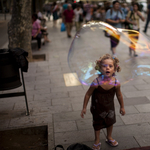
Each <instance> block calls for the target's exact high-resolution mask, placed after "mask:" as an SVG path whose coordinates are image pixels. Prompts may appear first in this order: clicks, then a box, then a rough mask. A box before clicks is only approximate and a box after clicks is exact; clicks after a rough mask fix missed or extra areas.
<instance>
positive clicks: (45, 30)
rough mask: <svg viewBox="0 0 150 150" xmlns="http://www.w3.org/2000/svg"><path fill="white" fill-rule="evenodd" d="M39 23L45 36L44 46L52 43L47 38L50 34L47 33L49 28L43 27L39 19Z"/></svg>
mask: <svg viewBox="0 0 150 150" xmlns="http://www.w3.org/2000/svg"><path fill="white" fill-rule="evenodd" d="M36 21H37V23H38V24H39V25H40V27H41V32H42V35H43V37H44V43H43V44H45V42H50V40H49V39H48V37H47V35H48V33H47V27H46V26H45V27H43V26H42V25H41V21H40V20H39V19H37V20H36Z"/></svg>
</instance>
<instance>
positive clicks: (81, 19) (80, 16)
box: [79, 14, 83, 22]
mask: <svg viewBox="0 0 150 150" xmlns="http://www.w3.org/2000/svg"><path fill="white" fill-rule="evenodd" d="M79 22H83V15H81V14H79Z"/></svg>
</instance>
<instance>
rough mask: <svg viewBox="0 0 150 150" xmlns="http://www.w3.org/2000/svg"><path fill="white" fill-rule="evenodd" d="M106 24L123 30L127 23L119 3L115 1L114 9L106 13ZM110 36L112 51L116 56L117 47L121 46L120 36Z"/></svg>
mask: <svg viewBox="0 0 150 150" xmlns="http://www.w3.org/2000/svg"><path fill="white" fill-rule="evenodd" d="M106 22H107V23H109V24H110V25H112V26H113V27H115V28H122V23H124V22H125V15H124V12H122V11H121V10H120V3H119V1H113V7H112V8H111V9H109V10H108V11H107V12H106ZM115 36H116V37H114V36H113V35H110V43H111V51H112V54H113V55H115V54H116V47H117V45H118V44H119V40H120V35H119V34H118V35H115Z"/></svg>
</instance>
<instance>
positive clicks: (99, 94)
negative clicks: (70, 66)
mask: <svg viewBox="0 0 150 150" xmlns="http://www.w3.org/2000/svg"><path fill="white" fill-rule="evenodd" d="M95 69H96V70H98V71H100V72H101V75H100V76H99V77H97V78H96V79H95V80H94V81H93V82H92V84H91V86H90V88H89V90H88V91H87V93H86V95H85V98H84V103H83V109H82V111H81V117H82V118H84V115H85V114H86V107H87V104H88V101H89V98H90V96H91V95H92V101H91V113H92V115H93V127H94V131H95V143H94V145H93V149H94V150H100V146H101V143H100V129H102V128H107V138H106V143H107V144H109V145H110V146H113V147H114V146H117V145H118V142H117V141H115V140H114V139H113V138H112V136H111V134H112V129H113V124H114V123H115V122H116V117H115V108H114V96H115V94H116V96H117V98H118V101H119V104H120V113H121V114H122V115H125V109H124V103H123V97H122V94H121V91H120V83H119V82H118V80H116V78H115V77H114V76H115V72H116V71H117V72H119V71H120V70H121V68H120V66H119V60H118V59H117V58H113V57H112V56H111V55H109V54H105V55H103V56H102V57H100V59H99V60H97V61H96V67H95Z"/></svg>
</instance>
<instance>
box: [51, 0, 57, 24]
mask: <svg viewBox="0 0 150 150" xmlns="http://www.w3.org/2000/svg"><path fill="white" fill-rule="evenodd" d="M58 10H59V6H58V4H56V2H54V3H53V10H52V12H53V22H54V26H56V23H57V20H58V14H57V12H58Z"/></svg>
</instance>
